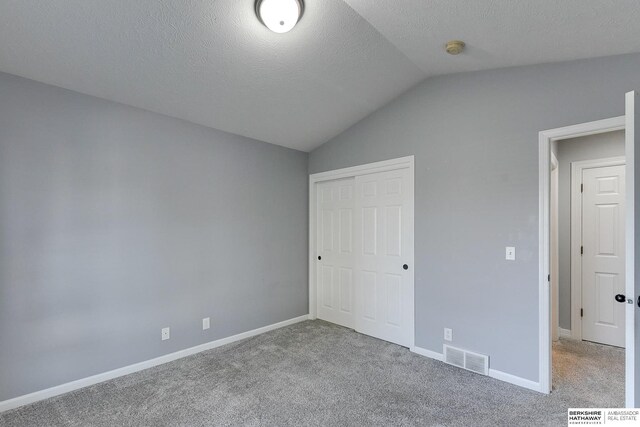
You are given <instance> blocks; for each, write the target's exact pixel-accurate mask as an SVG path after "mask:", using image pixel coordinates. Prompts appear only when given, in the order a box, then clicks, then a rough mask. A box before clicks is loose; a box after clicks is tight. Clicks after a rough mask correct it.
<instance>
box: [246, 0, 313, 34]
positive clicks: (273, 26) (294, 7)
mask: <svg viewBox="0 0 640 427" xmlns="http://www.w3.org/2000/svg"><path fill="white" fill-rule="evenodd" d="M303 11H304V2H303V1H302V0H256V15H258V19H259V20H260V22H262V23H263V24H264V25H265V27H267V28H268V29H270V30H271V31H273V32H274V33H286V32H288V31H291V29H292V28H293V27H295V26H296V24H297V23H298V21H299V20H300V17H301V16H302V12H303Z"/></svg>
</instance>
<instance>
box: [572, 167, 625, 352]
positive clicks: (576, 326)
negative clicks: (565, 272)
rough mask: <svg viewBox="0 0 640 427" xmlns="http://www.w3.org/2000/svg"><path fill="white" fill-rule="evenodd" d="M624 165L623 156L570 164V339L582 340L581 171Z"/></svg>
mask: <svg viewBox="0 0 640 427" xmlns="http://www.w3.org/2000/svg"><path fill="white" fill-rule="evenodd" d="M624 164H625V158H624V156H619V157H608V158H604V159H594V160H582V161H578V162H571V338H573V339H577V340H581V339H582V319H581V318H580V309H581V308H582V257H581V256H580V246H581V245H582V192H581V191H580V184H581V182H582V171H583V170H584V169H590V168H598V167H605V166H620V165H624Z"/></svg>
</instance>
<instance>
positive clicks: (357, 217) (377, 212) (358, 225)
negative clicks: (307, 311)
mask: <svg viewBox="0 0 640 427" xmlns="http://www.w3.org/2000/svg"><path fill="white" fill-rule="evenodd" d="M412 185H413V179H411V176H410V172H409V169H398V170H392V171H388V172H379V173H371V174H366V175H361V176H356V177H355V178H347V179H338V180H334V181H326V182H321V183H319V184H317V187H316V207H317V211H316V232H317V234H316V244H317V258H318V259H317V263H318V264H317V269H316V289H317V300H316V304H317V317H318V318H319V319H322V320H326V321H328V322H332V323H336V324H338V325H342V326H346V327H349V328H354V329H355V330H356V331H358V332H361V333H363V334H366V335H370V336H373V337H376V338H380V339H383V340H385V341H390V342H393V343H396V344H399V345H403V346H406V347H409V346H410V345H411V343H412V340H411V335H412V334H413V325H412V318H413V317H412V316H413V273H412V270H410V269H413V267H414V266H413V265H412V264H413V188H412Z"/></svg>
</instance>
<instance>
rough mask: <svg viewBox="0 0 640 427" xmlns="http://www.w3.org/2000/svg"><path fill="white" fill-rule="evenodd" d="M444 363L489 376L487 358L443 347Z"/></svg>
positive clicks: (447, 346) (446, 346)
mask: <svg viewBox="0 0 640 427" xmlns="http://www.w3.org/2000/svg"><path fill="white" fill-rule="evenodd" d="M443 350H444V351H443V352H444V361H445V362H446V363H448V364H450V365H453V366H457V367H458V368H462V369H466V370H467V371H472V372H475V373H477V374H481V375H489V356H485V355H484V354H478V353H473V352H471V351H466V350H462V349H459V348H455V347H451V346H449V345H446V344H445V345H444V348H443Z"/></svg>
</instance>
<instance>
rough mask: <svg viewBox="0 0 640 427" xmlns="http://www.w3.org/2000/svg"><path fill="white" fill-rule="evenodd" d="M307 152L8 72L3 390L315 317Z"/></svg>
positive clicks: (2, 226)
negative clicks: (166, 334) (166, 331)
mask: <svg viewBox="0 0 640 427" xmlns="http://www.w3.org/2000/svg"><path fill="white" fill-rule="evenodd" d="M307 157H308V155H307V154H306V153H302V152H298V151H294V150H290V149H285V148H281V147H277V146H274V145H269V144H266V143H262V142H258V141H253V140H250V139H247V138H243V137H239V136H234V135H230V134H227V133H224V132H220V131H216V130H213V129H208V128H205V127H202V126H197V125H194V124H191V123H188V122H185V121H181V120H177V119H172V118H169V117H165V116H162V115H158V114H154V113H149V112H146V111H143V110H139V109H135V108H131V107H127V106H124V105H120V104H116V103H112V102H108V101H104V100H100V99H97V98H93V97H89V96H85V95H80V94H78V93H74V92H70V91H67V90H63V89H59V88H56V87H52V86H47V85H44V84H40V83H36V82H33V81H29V80H25V79H22V78H18V77H15V76H10V75H7V74H0V401H1V400H5V399H8V398H12V397H16V396H18V395H22V394H25V393H29V392H33V391H36V390H40V389H44V388H47V387H51V386H55V385H58V384H61V383H65V382H68V381H71V380H75V379H79V378H83V377H86V376H90V375H93V374H97V373H101V372H104V371H107V370H111V369H114V368H119V367H122V366H125V365H129V364H132V363H135V362H140V361H143V360H147V359H150V358H154V357H157V356H160V355H163V354H166V353H170V352H174V351H177V350H180V349H184V348H188V347H191V346H194V345H197V344H201V343H204V342H208V341H211V340H215V339H218V338H222V337H226V336H230V335H233V334H236V333H239V332H243V331H247V330H251V329H254V328H257V327H261V326H265V325H268V324H272V323H275V322H279V321H282V320H285V319H290V318H293V317H296V316H301V315H304V314H306V313H307V312H308V306H307V305H308V296H307V245H308V243H307V222H308V219H307V206H308V205H307V192H308V190H307V166H308V164H307ZM206 316H210V317H211V329H209V330H208V331H202V326H201V319H202V318H203V317H206ZM165 326H170V327H171V339H170V340H169V341H161V340H160V329H161V328H162V327H165Z"/></svg>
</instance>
